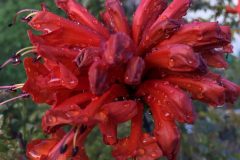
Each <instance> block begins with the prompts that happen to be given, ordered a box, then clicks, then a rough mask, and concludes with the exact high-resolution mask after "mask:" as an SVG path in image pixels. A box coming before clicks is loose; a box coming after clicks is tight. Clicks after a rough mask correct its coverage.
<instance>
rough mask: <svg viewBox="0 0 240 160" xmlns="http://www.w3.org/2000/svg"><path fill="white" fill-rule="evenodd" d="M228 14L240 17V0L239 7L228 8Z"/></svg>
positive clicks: (239, 0) (239, 1)
mask: <svg viewBox="0 0 240 160" xmlns="http://www.w3.org/2000/svg"><path fill="white" fill-rule="evenodd" d="M226 11H227V13H232V14H239V15H240V0H238V5H237V6H236V7H231V6H229V5H227V6H226Z"/></svg>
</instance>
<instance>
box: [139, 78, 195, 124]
mask: <svg viewBox="0 0 240 160" xmlns="http://www.w3.org/2000/svg"><path fill="white" fill-rule="evenodd" d="M173 93H174V95H173ZM138 94H139V95H141V96H144V97H145V99H146V101H147V102H148V103H150V102H151V103H153V104H154V105H155V106H156V107H157V109H158V110H160V111H161V114H162V117H165V118H166V119H169V118H170V119H176V120H178V121H179V122H183V123H193V122H194V121H195V119H196V113H195V110H194V108H193V106H192V101H191V99H190V98H189V97H188V96H187V95H186V94H185V93H184V92H183V91H181V90H180V89H179V88H176V87H174V86H172V85H170V84H169V83H168V82H164V81H159V80H151V81H146V82H145V83H144V84H142V85H141V87H140V89H139V91H138ZM150 106H151V105H150Z"/></svg>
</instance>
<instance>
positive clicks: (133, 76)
mask: <svg viewBox="0 0 240 160" xmlns="http://www.w3.org/2000/svg"><path fill="white" fill-rule="evenodd" d="M144 69H145V62H144V60H143V59H142V58H141V57H133V58H132V59H131V60H130V61H129V62H128V65H127V70H126V73H125V83H126V84H129V85H138V84H139V83H140V82H141V79H142V75H143V72H144Z"/></svg>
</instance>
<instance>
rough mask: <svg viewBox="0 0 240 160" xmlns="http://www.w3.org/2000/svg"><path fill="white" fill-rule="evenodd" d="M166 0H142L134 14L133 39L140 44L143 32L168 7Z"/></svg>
mask: <svg viewBox="0 0 240 160" xmlns="http://www.w3.org/2000/svg"><path fill="white" fill-rule="evenodd" d="M166 7H167V2H166V0H142V1H141V2H140V4H139V6H138V8H137V10H136V12H135V13H134V16H133V22H132V23H133V24H132V31H133V39H134V42H135V43H136V44H139V42H140V40H141V38H142V32H143V31H144V30H145V29H146V27H147V26H151V25H152V24H153V23H154V22H155V20H156V19H157V18H158V16H159V15H160V14H161V13H162V12H163V11H164V10H165V9H166Z"/></svg>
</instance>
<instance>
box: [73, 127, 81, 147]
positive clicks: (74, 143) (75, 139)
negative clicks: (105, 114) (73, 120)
mask: <svg viewBox="0 0 240 160" xmlns="http://www.w3.org/2000/svg"><path fill="white" fill-rule="evenodd" d="M79 130H80V126H78V127H77V130H76V133H75V134H74V137H73V148H75V147H76V141H77V136H78V133H79Z"/></svg>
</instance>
